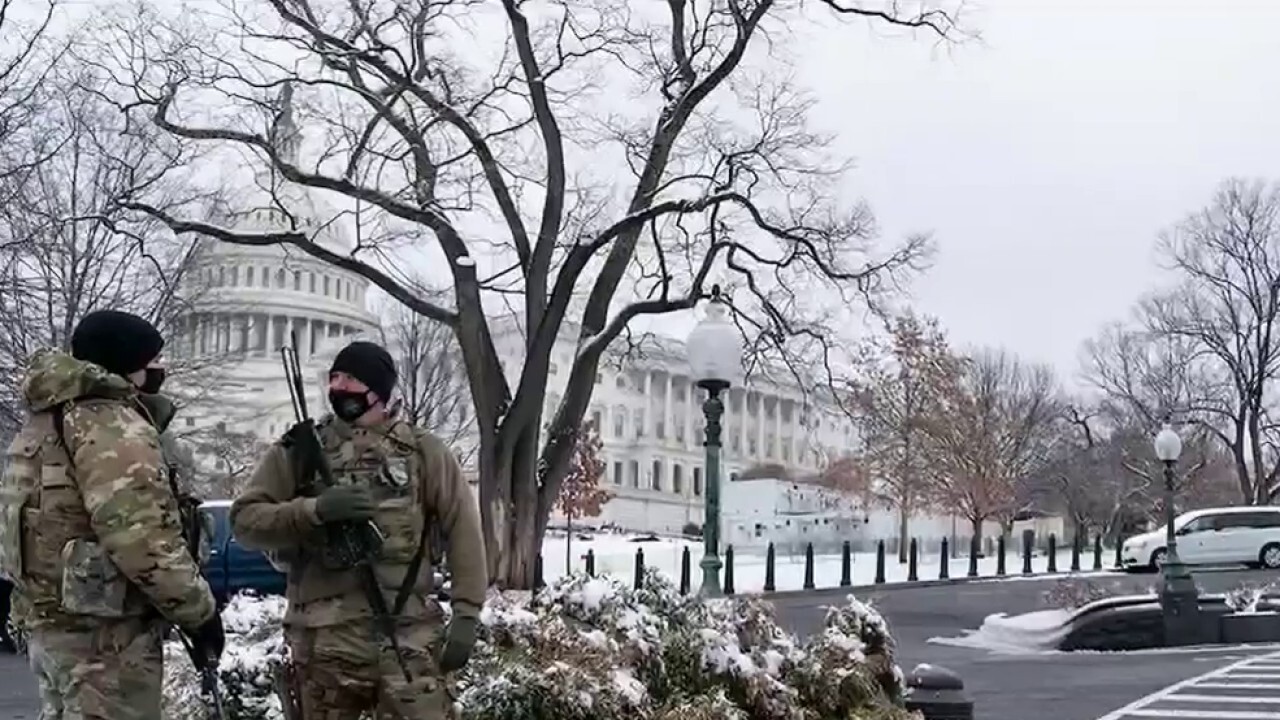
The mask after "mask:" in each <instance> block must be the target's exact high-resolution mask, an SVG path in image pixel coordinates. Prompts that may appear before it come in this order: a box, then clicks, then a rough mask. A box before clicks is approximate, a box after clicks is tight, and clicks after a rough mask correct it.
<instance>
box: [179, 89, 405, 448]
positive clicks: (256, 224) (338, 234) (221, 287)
mask: <svg viewBox="0 0 1280 720" xmlns="http://www.w3.org/2000/svg"><path fill="white" fill-rule="evenodd" d="M289 103H290V92H289V91H288V90H287V89H286V90H285V91H284V92H283V93H282V98H281V104H282V106H283V108H284V110H283V112H282V113H281V117H280V121H279V122H278V123H277V126H276V128H275V134H276V139H277V143H278V145H277V147H278V148H279V150H280V152H281V153H282V154H284V155H285V156H286V157H294V158H296V157H297V137H298V133H297V129H296V128H294V127H293V126H292V117H291V116H292V113H291V111H290V109H289V107H290V105H289ZM258 186H259V188H261V189H262V192H261V193H260V195H259V197H258V198H257V199H256V201H252V200H251V201H250V202H247V203H245V204H243V205H241V207H242V208H245V209H242V210H237V211H235V212H229V213H225V214H224V215H223V217H221V218H219V221H220V222H219V225H221V226H224V227H228V228H229V229H232V230H237V231H241V232H269V231H272V230H283V229H287V228H291V227H296V228H300V229H302V230H304V231H306V232H308V233H309V234H310V235H311V237H312V238H313V239H314V241H315V242H316V243H318V244H320V245H322V246H324V247H325V248H326V249H329V250H333V251H335V252H339V253H342V254H346V253H349V252H350V251H351V250H352V249H353V248H354V244H353V243H351V242H350V240H349V239H348V238H347V237H346V236H345V235H344V234H343V232H342V227H341V225H340V224H339V223H337V222H335V221H334V220H335V218H336V217H338V215H339V213H338V212H337V211H336V210H334V209H332V208H331V207H330V206H329V205H327V204H326V203H325V202H324V201H323V199H322V198H321V197H320V196H319V194H318V193H316V192H315V191H314V190H313V189H312V188H306V187H300V186H297V185H294V184H293V183H289V182H288V181H285V180H283V179H282V178H279V177H278V176H276V175H275V174H274V173H261V174H259V177H258ZM291 218H292V219H291ZM369 285H370V283H369V281H368V280H366V279H365V278H363V277H361V276H359V275H357V274H355V273H353V272H350V271H347V270H343V269H341V268H337V267H335V266H333V265H330V264H329V263H326V262H323V261H321V260H318V259H316V258H314V257H312V256H310V255H308V254H306V253H305V252H303V251H302V250H300V249H298V248H294V247H292V246H285V245H261V246H258V245H236V244H232V243H227V242H222V241H218V240H215V239H212V238H202V239H200V240H199V241H198V243H197V245H196V247H195V248H194V250H193V252H192V266H191V268H190V269H189V270H188V272H187V277H186V278H184V281H183V286H184V287H183V292H182V296H183V301H184V303H185V305H186V307H185V309H184V310H183V312H182V313H181V317H180V318H179V319H178V320H177V322H176V328H177V332H176V333H175V334H176V337H175V338H174V339H173V340H172V341H171V342H170V343H169V345H168V347H167V349H166V350H167V354H168V355H170V357H171V364H174V365H178V366H182V367H184V368H185V371H184V372H182V373H178V374H175V383H174V384H175V385H176V386H177V387H175V388H174V390H175V392H174V394H175V396H177V397H178V398H179V399H180V400H181V401H183V405H184V408H183V410H182V414H181V415H180V416H179V419H178V420H177V421H176V424H177V425H178V428H177V429H178V430H179V431H182V430H184V429H185V430H198V429H201V428H203V427H207V426H213V425H219V426H222V427H225V428H226V429H227V430H231V431H237V432H253V433H254V434H257V435H259V436H260V437H262V439H264V440H266V439H273V438H275V437H278V436H279V434H280V433H282V432H283V431H284V430H285V429H287V428H288V427H289V425H291V424H292V423H293V422H294V415H293V405H292V402H291V400H290V395H289V391H288V387H287V386H286V383H285V381H284V370H283V366H282V363H281V353H280V350H281V348H283V347H285V346H288V345H291V344H292V341H291V338H292V337H294V336H295V334H296V337H297V352H298V359H299V362H300V363H301V365H302V370H303V376H304V379H305V380H306V381H307V382H308V385H309V387H308V398H307V404H308V409H309V410H310V413H311V416H312V417H320V416H321V415H323V414H324V413H326V412H328V407H327V405H325V404H322V402H323V398H324V392H323V387H322V386H321V384H320V383H321V381H322V380H323V378H324V376H325V375H326V373H327V365H326V366H325V367H324V368H320V367H318V364H323V363H324V361H326V360H327V359H328V357H327V356H328V353H329V352H331V351H330V350H329V348H331V347H332V346H333V345H335V344H339V343H343V344H345V341H347V340H350V339H354V338H355V337H357V336H376V335H378V334H379V331H380V328H379V323H378V319H377V317H376V316H375V315H373V313H371V312H370V311H369V309H368V298H367V294H368V290H369Z"/></svg>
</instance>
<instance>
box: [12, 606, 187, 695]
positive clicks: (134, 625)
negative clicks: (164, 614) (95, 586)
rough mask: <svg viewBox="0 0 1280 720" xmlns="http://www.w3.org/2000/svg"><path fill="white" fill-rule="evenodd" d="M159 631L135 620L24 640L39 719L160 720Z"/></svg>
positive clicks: (50, 632) (43, 632) (44, 633)
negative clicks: (37, 688)
mask: <svg viewBox="0 0 1280 720" xmlns="http://www.w3.org/2000/svg"><path fill="white" fill-rule="evenodd" d="M161 635H162V633H161V629H160V628H159V627H158V626H157V625H156V624H155V623H152V622H147V621H144V620H142V619H140V618H130V619H127V620H115V621H108V622H102V623H99V624H98V625H97V626H96V627H94V628H93V629H92V630H90V631H84V632H75V631H64V630H57V629H52V628H44V629H41V630H38V631H37V632H35V633H34V634H33V635H31V637H30V638H28V647H27V658H28V661H29V663H30V665H31V671H32V672H33V673H34V674H35V676H36V679H37V680H38V681H39V683H40V701H41V706H42V709H41V711H40V720H160V701H161V680H162V674H163V673H162V662H163V651H162V647H161Z"/></svg>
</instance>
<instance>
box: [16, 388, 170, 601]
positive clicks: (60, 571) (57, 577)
mask: <svg viewBox="0 0 1280 720" xmlns="http://www.w3.org/2000/svg"><path fill="white" fill-rule="evenodd" d="M80 402H81V404H88V403H99V402H118V401H114V400H98V399H92V400H86V401H80ZM60 408H61V411H60V410H59V409H54V410H50V411H45V412H40V413H35V414H33V415H32V416H31V418H30V419H29V420H28V421H27V423H26V424H25V425H24V426H23V427H22V429H21V430H20V431H19V432H18V435H17V436H16V437H15V438H14V439H13V442H11V443H10V444H9V448H8V450H7V452H6V464H5V469H4V472H3V474H0V576H3V577H5V578H6V579H8V580H9V581H10V582H12V583H13V584H14V586H15V588H17V589H18V590H19V591H20V592H21V593H22V595H23V596H24V599H25V601H26V602H27V603H28V604H29V607H30V610H31V613H32V615H33V616H34V617H47V616H48V615H49V614H50V613H53V614H63V613H65V614H68V615H77V616H90V617H101V618H122V617H132V616H138V615H142V614H144V613H145V612H147V611H148V609H149V605H148V603H147V601H146V596H145V595H144V594H143V593H142V591H141V590H139V589H138V588H137V587H136V586H134V585H133V583H131V582H130V581H129V580H128V578H126V577H125V576H124V574H123V573H121V572H120V570H119V569H118V568H117V567H116V566H115V564H114V563H113V562H112V561H111V559H110V558H109V557H108V556H107V554H106V551H105V549H103V548H102V546H101V545H99V544H98V543H97V541H96V536H95V534H94V532H93V527H92V525H91V523H90V518H89V512H88V510H87V509H86V508H85V505H84V498H83V496H82V495H81V493H80V489H79V487H78V486H77V483H76V481H75V468H74V463H73V462H72V461H71V458H70V456H69V454H68V451H67V448H66V445H65V442H64V440H65V438H64V435H62V434H61V433H59V432H58V429H57V428H56V425H57V424H61V423H62V421H63V418H64V415H65V411H66V410H69V408H70V406H69V404H68V405H64V406H60ZM63 430H64V432H65V427H64V428H63Z"/></svg>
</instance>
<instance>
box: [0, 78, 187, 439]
mask: <svg viewBox="0 0 1280 720" xmlns="http://www.w3.org/2000/svg"><path fill="white" fill-rule="evenodd" d="M47 81H48V82H50V83H56V84H57V87H58V88H59V89H58V92H56V93H52V92H51V93H50V94H51V95H52V96H53V97H51V98H50V99H49V100H48V101H47V102H46V103H45V104H43V105H42V106H40V107H39V108H36V109H34V110H33V111H32V112H31V113H30V114H29V116H28V117H27V119H26V122H28V123H29V125H30V127H29V130H30V131H31V132H33V133H34V134H35V135H37V136H39V137H42V138H56V140H57V141H56V143H55V145H56V147H55V149H54V151H53V152H52V154H49V155H47V156H45V157H44V158H43V160H42V161H41V162H39V163H34V164H31V165H30V166H29V167H28V168H27V169H26V170H25V171H24V172H23V173H22V182H21V183H20V184H18V185H16V186H14V187H13V190H12V193H11V195H10V197H9V198H8V200H7V201H6V202H0V238H10V241H9V242H8V243H6V244H4V245H0V315H2V316H3V317H4V318H5V322H4V323H3V324H2V325H0V380H2V382H0V424H8V425H12V424H13V423H15V422H18V421H19V420H20V418H21V417H22V415H23V413H24V410H23V408H24V403H23V401H22V398H21V397H19V394H20V391H21V390H20V382H19V378H20V377H21V375H22V374H23V372H24V369H25V366H26V362H27V359H28V358H29V357H30V356H31V354H32V353H34V352H35V351H36V350H39V349H41V348H44V347H64V348H65V347H68V346H69V342H70V338H71V332H72V330H73V329H74V328H75V325H76V323H77V322H79V320H80V318H81V317H83V316H84V315H85V314H86V313H88V312H91V311H93V310H97V309H102V308H112V309H118V310H127V311H131V312H135V313H137V314H140V315H142V316H144V317H148V318H150V319H151V320H152V321H154V322H155V323H156V324H157V326H159V327H160V328H161V330H162V332H164V333H165V334H166V336H168V337H170V338H171V339H172V338H173V337H175V336H176V335H177V334H178V328H177V326H176V325H175V321H176V320H177V319H179V318H180V317H181V316H182V313H184V312H185V311H186V310H187V302H188V300H189V299H190V298H191V297H194V293H191V292H188V293H186V294H184V293H182V292H179V285H180V284H182V283H183V282H184V280H185V274H186V272H187V270H188V268H190V267H191V266H192V263H193V252H192V251H193V245H192V243H191V242H189V241H179V240H177V239H175V238H174V237H173V236H172V235H171V234H170V233H169V231H168V228H166V227H165V226H164V225H163V224H162V223H161V222H159V221H157V220H154V219H150V218H146V217H140V218H125V217H123V216H122V215H121V212H120V209H119V207H118V203H119V201H120V200H121V199H122V198H124V197H127V196H129V195H131V194H132V193H134V192H135V191H137V190H138V189H139V188H140V187H142V186H144V185H148V184H151V183H157V181H158V180H159V178H160V176H162V175H164V174H166V173H167V172H168V171H169V170H170V169H171V168H172V167H174V165H175V164H181V163H182V162H183V161H184V160H183V159H182V158H181V156H180V155H178V154H177V153H178V148H177V147H176V145H175V144H174V143H172V142H171V141H170V142H167V143H166V142H163V141H164V140H165V138H164V136H163V135H162V134H160V133H157V132H156V131H155V130H154V129H151V128H146V127H144V128H143V129H142V131H134V130H133V129H131V128H129V127H127V126H125V125H124V124H123V120H124V119H123V118H122V117H121V116H120V115H119V114H118V113H116V112H115V111H114V109H113V108H111V107H110V106H104V105H103V104H102V103H101V102H99V101H98V100H97V98H96V97H95V96H94V95H92V94H91V93H88V92H84V91H82V90H81V89H80V88H81V87H82V86H83V85H85V84H89V83H91V77H90V76H88V75H86V74H84V73H82V72H80V70H78V69H77V68H75V67H66V68H63V72H59V73H56V74H51V75H50V76H49V77H48V78H47ZM158 141H159V142H158ZM153 192H155V194H156V197H157V199H158V200H159V201H163V200H164V192H165V191H164V189H163V188H162V187H159V186H158V184H157V186H156V187H153ZM187 285H188V289H189V290H194V289H195V287H196V285H198V283H187ZM192 369H193V368H191V367H188V365H187V364H184V363H183V362H182V361H181V360H177V359H175V360H174V361H173V362H172V363H171V372H172V374H173V375H174V376H175V377H176V378H181V377H183V376H184V374H185V373H187V372H189V371H191V370H192Z"/></svg>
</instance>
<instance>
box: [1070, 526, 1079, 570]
mask: <svg viewBox="0 0 1280 720" xmlns="http://www.w3.org/2000/svg"><path fill="white" fill-rule="evenodd" d="M1071 572H1080V533H1076V534H1075V536H1074V537H1072V538H1071Z"/></svg>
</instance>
